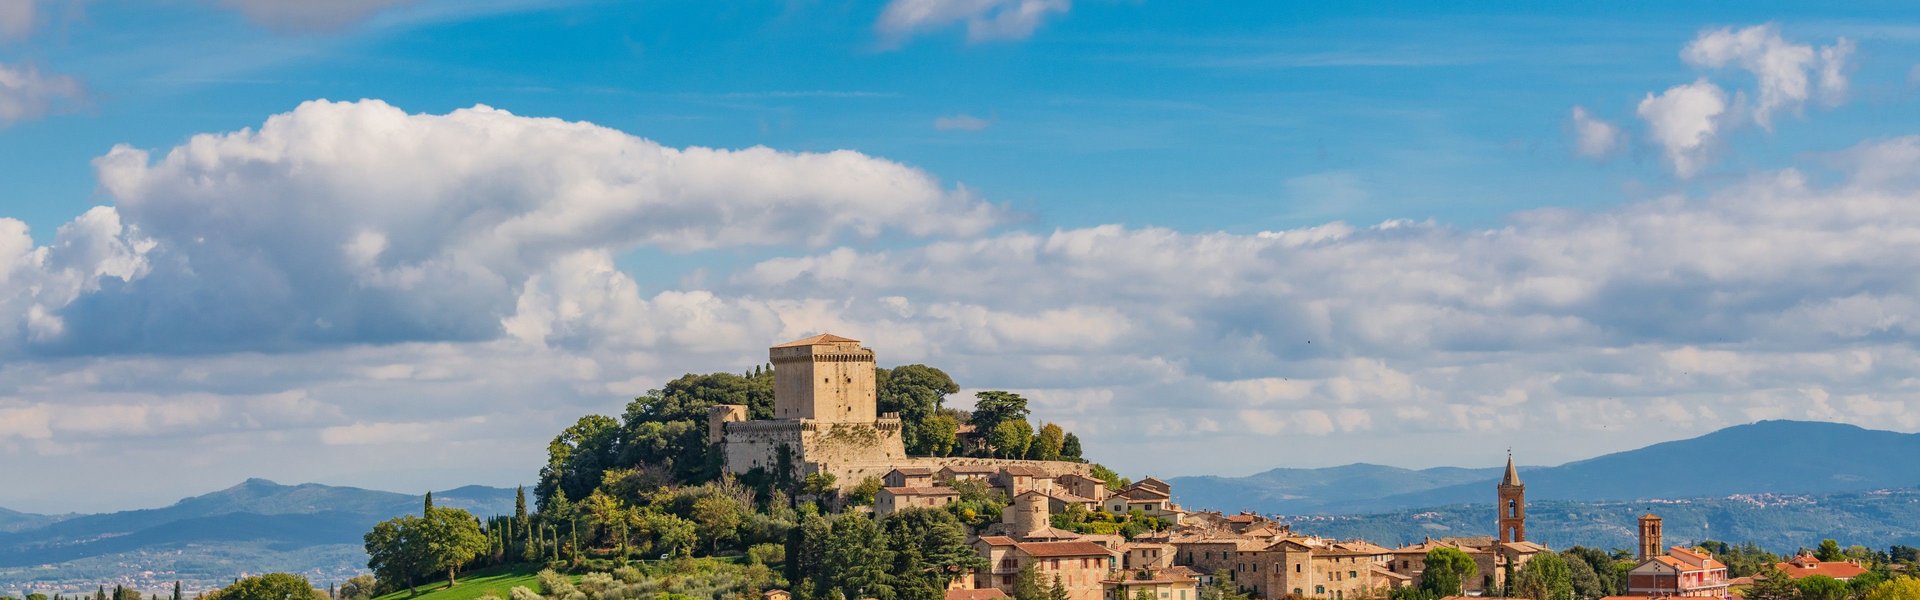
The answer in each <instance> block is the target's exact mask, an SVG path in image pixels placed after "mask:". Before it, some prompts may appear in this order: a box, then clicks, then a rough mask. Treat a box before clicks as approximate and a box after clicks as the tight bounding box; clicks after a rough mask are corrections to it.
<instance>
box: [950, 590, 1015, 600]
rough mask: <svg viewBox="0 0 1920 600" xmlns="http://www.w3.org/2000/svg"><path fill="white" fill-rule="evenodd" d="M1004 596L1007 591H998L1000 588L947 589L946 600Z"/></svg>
mask: <svg viewBox="0 0 1920 600" xmlns="http://www.w3.org/2000/svg"><path fill="white" fill-rule="evenodd" d="M1005 597H1007V593H1006V592H1002V591H1000V588H987V589H984V590H947V600H992V599H994V598H1005Z"/></svg>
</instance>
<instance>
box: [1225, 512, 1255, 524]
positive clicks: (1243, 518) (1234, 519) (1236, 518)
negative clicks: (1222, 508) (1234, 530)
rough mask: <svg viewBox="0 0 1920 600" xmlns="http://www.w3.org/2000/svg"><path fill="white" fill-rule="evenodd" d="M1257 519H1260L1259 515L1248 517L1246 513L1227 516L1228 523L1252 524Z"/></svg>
mask: <svg viewBox="0 0 1920 600" xmlns="http://www.w3.org/2000/svg"><path fill="white" fill-rule="evenodd" d="M1259 518H1260V516H1259V515H1250V514H1247V513H1240V514H1237V515H1228V516H1227V522H1228V523H1252V522H1253V521H1254V520H1255V519H1259Z"/></svg>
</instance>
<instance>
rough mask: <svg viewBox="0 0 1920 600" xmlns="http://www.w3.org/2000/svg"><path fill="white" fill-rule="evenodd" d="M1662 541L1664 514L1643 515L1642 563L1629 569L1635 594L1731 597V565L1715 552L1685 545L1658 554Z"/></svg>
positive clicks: (1629, 589) (1629, 582) (1630, 586)
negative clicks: (1699, 550) (1728, 579)
mask: <svg viewBox="0 0 1920 600" xmlns="http://www.w3.org/2000/svg"><path fill="white" fill-rule="evenodd" d="M1660 545H1661V523H1660V517H1657V516H1654V515H1652V514H1648V515H1646V516H1643V517H1640V564H1639V566H1636V567H1634V568H1633V570H1632V571H1628V572H1627V589H1626V592H1627V594H1629V595H1633V596H1654V597H1661V598H1668V597H1705V598H1722V599H1724V598H1728V597H1730V596H1729V592H1728V585H1729V582H1728V581H1727V565H1726V564H1725V563H1722V562H1720V561H1717V560H1714V559H1713V555H1711V554H1706V553H1703V552H1695V551H1693V550H1689V549H1686V548H1681V547H1678V546H1676V547H1673V548H1668V549H1667V550H1666V552H1665V553H1664V554H1654V553H1655V552H1656V551H1657V549H1658V548H1660Z"/></svg>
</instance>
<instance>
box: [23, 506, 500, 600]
mask: <svg viewBox="0 0 1920 600" xmlns="http://www.w3.org/2000/svg"><path fill="white" fill-rule="evenodd" d="M433 496H434V503H435V504H436V505H438V506H448V507H456V508H464V509H467V510H468V511H470V512H473V513H474V514H476V515H481V516H485V515H495V514H508V513H511V512H512V511H513V499H514V491H513V490H511V489H504V488H489V487H482V486H468V487H463V488H459V489H455V490H449V491H445V492H434V495H433ZM421 504H422V498H421V497H420V496H414V495H409V494H397V493H393V492H382V491H375V490H366V489H360V488H352V487H337V486H326V485H318V484H302V485H280V484H277V483H274V482H272V481H267V480H264V479H249V480H247V481H245V482H243V483H241V484H240V485H236V486H233V487H231V488H227V489H224V490H220V491H217V492H213V493H210V494H206V495H202V496H195V497H192V498H186V499H182V500H180V501H179V502H176V503H174V504H173V505H171V506H166V507H162V508H154V509H143V510H131V511H123V512H117V513H108V514H98V515H84V516H75V517H71V518H66V519H61V520H57V521H53V522H48V523H45V524H42V525H40V526H37V527H26V528H20V529H18V530H15V531H11V532H6V533H0V592H6V591H9V590H21V589H24V588H26V587H34V588H36V589H49V588H61V589H66V590H81V589H86V588H89V587H91V586H92V585H94V584H96V583H98V582H100V581H106V580H107V577H116V576H121V575H125V574H126V573H128V572H146V571H152V572H155V573H160V574H161V575H159V577H161V579H159V580H157V581H156V582H153V583H170V582H171V581H172V580H173V579H181V580H185V581H188V582H190V583H191V582H196V581H204V582H207V583H209V584H211V583H217V582H219V581H223V580H226V579H230V578H231V577H232V574H233V573H236V572H260V571H262V570H265V569H269V568H271V569H275V570H289V571H294V572H299V573H303V574H307V575H309V576H311V577H313V578H314V579H315V580H317V581H338V580H340V579H344V578H345V577H346V576H348V575H351V574H352V573H354V572H357V571H360V570H363V569H364V567H365V562H366V556H365V554H364V553H363V552H362V551H361V548H360V544H361V536H362V535H364V534H365V533H366V532H367V530H369V529H371V528H372V527H373V524H374V523H378V522H380V521H382V520H385V519H389V518H392V517H394V516H397V515H402V514H409V513H416V512H419V511H420V507H421ZM43 565H45V566H46V567H43ZM48 567H50V568H48ZM168 573H171V574H168ZM90 582H91V583H90ZM119 582H120V583H131V584H134V585H142V584H141V583H140V582H132V581H119Z"/></svg>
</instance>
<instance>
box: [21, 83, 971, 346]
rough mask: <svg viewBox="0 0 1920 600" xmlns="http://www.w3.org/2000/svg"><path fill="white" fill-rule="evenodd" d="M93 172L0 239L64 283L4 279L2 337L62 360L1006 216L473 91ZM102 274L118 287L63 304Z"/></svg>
mask: <svg viewBox="0 0 1920 600" xmlns="http://www.w3.org/2000/svg"><path fill="white" fill-rule="evenodd" d="M96 166H97V168H98V171H99V178H100V185H101V188H102V189H103V190H104V191H105V193H106V195H107V196H108V197H109V198H111V199H112V200H113V201H114V202H115V206H113V207H110V208H109V207H103V208H99V209H96V210H95V211H94V212H91V213H89V215H88V216H87V217H85V218H83V219H82V220H79V221H76V222H75V223H74V224H73V225H70V226H69V227H71V228H75V231H73V232H71V233H69V232H67V231H66V230H64V229H63V231H62V235H63V239H65V240H66V241H63V242H62V243H61V244H60V245H57V246H56V247H52V248H46V249H36V250H31V251H23V250H20V249H13V250H6V248H9V247H12V246H7V247H0V251H7V252H10V253H11V254H14V255H16V256H18V257H17V258H14V259H13V262H14V263H15V264H16V265H17V264H20V263H22V262H23V261H27V260H32V261H39V262H38V263H36V264H35V265H30V266H29V267H28V268H26V269H25V271H24V272H26V273H28V275H18V274H16V275H14V276H16V277H36V278H56V279H59V281H60V285H59V286H54V287H51V288H47V289H43V290H41V291H38V292H28V291H26V290H28V289H29V288H13V290H14V291H11V292H9V293H0V308H4V307H11V310H10V311H9V312H8V313H0V344H5V343H6V342H8V341H14V342H16V343H17V342H18V337H17V336H6V335H4V334H5V329H4V327H6V325H5V323H7V322H9V321H12V320H13V319H12V318H9V317H10V315H18V314H24V313H26V312H27V311H28V310H29V308H30V307H36V306H37V307H39V308H40V314H42V315H43V317H44V318H41V319H40V322H42V323H43V324H45V325H46V326H45V327H42V328H41V329H40V331H42V332H43V333H49V332H50V333H55V334H58V335H51V336H42V337H43V338H45V337H57V338H59V339H58V340H56V341H48V340H46V339H38V340H32V341H33V342H36V343H35V344H33V345H36V346H39V347H41V348H42V349H43V350H45V351H50V352H60V353H95V352H100V351H104V350H106V349H116V351H177V350H178V349H180V348H186V347H196V348H199V349H200V350H202V351H204V350H209V349H217V350H233V349H286V348H300V347H307V346H312V345H316V344H321V345H324V344H339V343H357V342H394V341H406V340H484V339H492V338H495V337H498V336H500V335H502V334H503V333H504V332H505V329H503V322H505V323H507V324H508V325H510V326H511V327H514V328H518V329H517V330H516V332H517V333H525V332H526V331H528V330H527V328H529V327H537V324H536V323H534V322H533V321H530V320H529V319H531V318H532V317H528V318H516V314H517V313H516V311H517V309H516V303H520V302H523V301H524V297H525V296H526V294H527V293H528V291H529V290H533V291H534V292H533V293H535V294H536V295H537V293H538V288H539V286H540V285H550V284H552V283H553V282H555V281H562V280H567V279H568V278H578V277H583V276H588V275H589V274H590V273H592V272H594V271H591V269H595V268H598V267H597V266H596V265H597V264H598V263H594V262H593V261H591V260H589V261H584V262H583V261H582V260H581V259H580V258H579V257H580V256H583V255H585V256H597V257H600V258H599V260H601V261H602V262H603V263H604V262H607V261H610V260H611V259H610V258H608V257H609V256H611V255H612V254H613V253H620V252H626V251H629V250H632V249H635V248H638V247H651V248H655V249H660V250H664V251H668V252H686V251H694V250H701V249H708V248H719V247H736V246H765V245H792V244H803V245H817V244H825V243H829V242H833V241H836V240H843V239H848V238H871V237H875V236H879V235H881V234H883V233H892V234H899V235H906V236H944V235H968V234H974V233H978V232H980V231H982V230H984V229H985V228H987V227H990V226H992V225H994V224H996V223H997V222H999V221H1000V220H1001V219H1002V213H1001V211H1000V210H999V209H997V208H995V207H993V206H991V205H988V204H986V203H983V202H981V201H980V200H979V199H977V198H975V197H974V196H973V195H972V194H970V193H969V192H967V191H966V190H964V189H950V188H945V187H943V186H942V185H941V184H940V182H939V181H937V180H936V179H934V178H933V177H931V176H929V175H927V174H926V173H924V172H921V171H919V170H917V169H913V168H911V167H907V166H905V165H901V164H898V163H894V162H890V161H885V160H880V159H876V158H872V157H869V156H866V155H863V154H860V153H857V152H849V151H838V152H826V153H790V152H780V151H776V150H773V149H769V148H764V147H755V148H747V149H743V150H719V149H709V148H685V149H677V148H667V147H664V146H661V145H659V144H655V143H653V142H651V141H648V140H645V139H642V138H638V137H634V136H632V135H628V134H626V133H622V132H619V131H615V130H612V129H606V128H603V127H598V126H595V125H592V124H588V123H573V122H566V121H561V120H557V119H540V118H527V117H519V116H515V115H511V114H508V113H506V112H504V111H499V110H494V109H490V108H486V107H477V108H473V109H465V110H459V111H454V112H452V113H450V114H446V115H410V114H407V113H405V112H402V111H400V110H399V109H396V108H394V107H391V106H388V105H386V104H384V103H381V102H378V101H363V102H356V103H329V102H310V103H307V104H303V105H301V106H300V107H299V108H297V109H295V110H294V111H292V112H290V113H286V114H282V115H276V116H274V117H272V118H270V119H269V120H268V121H267V123H266V124H265V125H263V126H262V127H260V128H259V129H257V130H251V129H250V130H243V131H239V132H234V133H226V134H212V135H199V136H194V137H193V138H192V139H190V140H188V141H187V142H186V143H184V144H182V145H181V146H179V147H176V148H173V149H171V150H169V151H167V152H165V153H164V154H162V155H160V156H157V157H156V156H153V155H150V154H149V153H148V152H146V151H144V150H136V149H133V148H128V147H124V146H122V147H117V148H115V149H113V150H112V151H111V152H109V153H108V154H107V155H106V156H104V157H101V158H100V159H98V160H97V161H96ZM123 222H124V223H125V228H124V230H122V229H120V227H121V224H122V223H123ZM22 235H24V234H14V235H12V236H6V235H4V234H0V237H10V238H11V239H13V240H16V241H14V242H12V245H13V246H17V245H18V244H19V242H18V241H17V240H19V239H21V236H22ZM583 253H584V254H583ZM40 263H44V264H40ZM16 269H18V267H16ZM603 273H604V271H603ZM56 275H58V277H56ZM621 277H624V276H621ZM106 278H114V279H118V280H120V281H122V282H124V285H117V286H114V287H113V288H112V289H111V290H108V291H105V292H101V293H96V294H91V295H89V296H87V297H86V298H85V301H84V302H77V300H79V299H80V298H79V292H80V291H85V290H88V289H93V288H89V287H87V286H88V285H90V284H88V283H87V282H89V281H98V280H102V279H106ZM575 283H576V284H577V283H578V282H575ZM629 284H630V282H629ZM43 287H44V286H43ZM94 287H95V288H97V287H98V286H94ZM27 295H31V296H32V297H31V298H28V297H27ZM115 315H143V317H141V318H139V319H134V320H130V321H129V320H121V319H120V318H118V317H115ZM215 315H217V317H216V316H215ZM561 316H564V315H561ZM596 318H603V317H601V316H596ZM48 319H59V320H61V321H63V323H61V324H60V325H61V326H59V327H53V325H54V323H53V322H52V321H49V320H48ZM0 347H4V346H0ZM168 349H173V350H168Z"/></svg>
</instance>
